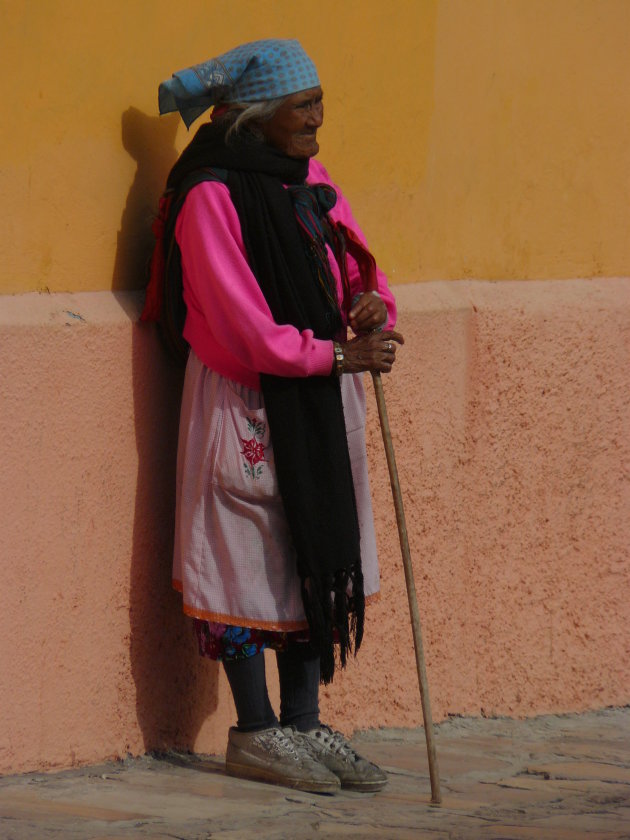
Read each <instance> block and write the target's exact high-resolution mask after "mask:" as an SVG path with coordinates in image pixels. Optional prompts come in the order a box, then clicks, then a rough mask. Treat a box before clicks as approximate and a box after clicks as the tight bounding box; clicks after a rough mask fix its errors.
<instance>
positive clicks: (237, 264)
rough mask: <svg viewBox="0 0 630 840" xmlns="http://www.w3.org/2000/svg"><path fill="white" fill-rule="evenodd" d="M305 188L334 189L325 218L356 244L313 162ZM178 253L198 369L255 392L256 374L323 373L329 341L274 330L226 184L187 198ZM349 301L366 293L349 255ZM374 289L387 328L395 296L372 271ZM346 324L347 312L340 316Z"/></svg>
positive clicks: (345, 207) (347, 217)
mask: <svg viewBox="0 0 630 840" xmlns="http://www.w3.org/2000/svg"><path fill="white" fill-rule="evenodd" d="M307 183H309V184H317V183H326V184H330V185H331V186H333V187H334V188H335V190H336V192H337V196H338V200H337V204H336V206H335V207H334V208H333V210H332V211H331V213H330V215H331V216H332V218H333V219H335V220H339V221H342V222H344V223H345V224H346V225H347V226H348V227H349V228H352V229H353V230H354V231H355V232H356V233H357V235H358V236H359V237H360V238H361V241H362V242H364V243H365V239H364V237H363V234H362V233H361V230H360V229H359V227H358V225H357V223H356V221H355V220H354V217H353V215H352V211H351V210H350V206H349V204H348V202H347V201H346V200H345V198H344V197H343V195H342V193H341V191H340V190H339V188H338V187H337V186H336V185H335V184H333V183H332V181H331V180H330V178H329V176H328V173H327V172H326V170H325V169H324V167H323V166H322V165H321V164H320V163H318V162H317V161H315V160H313V159H311V161H310V166H309V174H308V177H307ZM175 235H176V237H177V242H178V244H179V247H180V249H181V252H182V274H183V285H184V301H185V302H186V306H187V309H188V314H187V317H186V324H185V326H184V338H185V339H186V341H188V343H189V344H190V346H191V347H192V349H193V350H194V352H195V354H196V355H197V357H198V358H199V359H200V360H201V361H202V362H203V364H204V365H205V366H206V367H208V368H211V369H212V370H215V371H217V372H218V373H220V374H222V375H223V376H226V377H227V378H229V379H233V380H235V381H236V382H240V383H241V384H243V385H246V386H248V387H249V388H254V389H255V390H260V376H259V374H260V373H272V374H276V375H278V376H328V375H329V374H330V372H331V369H332V365H333V343H332V341H322V340H320V339H317V338H315V337H314V336H313V333H312V331H311V330H304V331H303V332H299V331H298V330H297V328H296V327H293V326H290V325H279V324H276V322H275V321H274V320H273V318H272V315H271V312H270V311H269V307H268V306H267V302H266V301H265V298H264V295H263V293H262V291H261V290H260V286H259V285H258V282H257V281H256V278H255V277H254V275H253V273H252V271H251V269H250V267H249V264H248V262H247V256H246V253H245V246H244V244H243V237H242V235H241V227H240V223H239V220H238V215H237V213H236V210H235V208H234V205H233V204H232V201H231V199H230V194H229V191H228V188H227V186H226V185H225V184H222V183H219V182H215V181H205V182H203V183H201V184H198V185H197V186H195V187H193V189H192V190H191V191H190V192H189V193H188V196H187V197H186V200H185V202H184V206H183V207H182V209H181V211H180V213H179V216H178V218H177V223H176V226H175ZM328 256H329V261H330V266H331V269H332V272H333V274H334V276H335V279H336V281H337V293H338V297H339V300H342V299H343V298H342V291H341V278H340V276H339V269H338V266H337V263H336V261H335V259H334V257H333V255H332V252H331V251H330V250H329V255H328ZM348 274H349V279H350V286H351V290H352V297H354V295H355V294H358V293H359V292H362V291H364V290H363V288H362V286H361V279H360V277H359V271H358V268H357V265H356V263H355V262H354V260H353V259H352V258H350V257H349V258H348ZM377 274H378V290H379V293H380V294H381V297H382V298H383V301H384V302H385V305H386V306H387V310H388V313H389V318H388V322H387V324H386V329H390V328H391V327H392V326H393V324H394V322H395V319H396V305H395V302H394V297H393V295H392V293H391V291H390V290H389V288H388V286H387V279H386V277H385V275H384V274H383V272H382V271H380V270H378V272H377ZM342 315H343V317H344V320H347V313H342Z"/></svg>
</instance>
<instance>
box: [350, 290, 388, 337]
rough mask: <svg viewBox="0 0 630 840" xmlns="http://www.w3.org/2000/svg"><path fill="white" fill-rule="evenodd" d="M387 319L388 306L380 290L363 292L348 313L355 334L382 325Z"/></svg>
mask: <svg viewBox="0 0 630 840" xmlns="http://www.w3.org/2000/svg"><path fill="white" fill-rule="evenodd" d="M386 321H387V307H386V306H385V304H384V303H383V301H382V299H381V296H380V295H379V293H378V292H363V294H362V295H361V297H360V298H359V299H358V300H357V301H356V302H355V303H354V305H353V307H352V309H351V310H350V312H349V314H348V323H349V324H350V326H351V328H352V331H353V332H354V333H355V335H360V334H361V333H366V332H370V331H371V330H375V329H378V327H382V326H383V325H384V324H385V322H386Z"/></svg>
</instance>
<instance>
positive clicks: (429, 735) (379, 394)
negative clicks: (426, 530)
mask: <svg viewBox="0 0 630 840" xmlns="http://www.w3.org/2000/svg"><path fill="white" fill-rule="evenodd" d="M372 382H373V383H374V393H375V394H376V405H377V406H378V416H379V420H380V422H381V433H382V435H383V444H384V446H385V456H386V458H387V466H388V468H389V480H390V482H391V485H392V496H393V498H394V508H395V510H396V524H397V525H398V536H399V538H400V550H401V552H402V559H403V566H404V569H405V581H406V583H407V598H408V600H409V615H410V616H411V630H412V632H413V645H414V648H415V650H416V668H417V671H418V685H419V687H420V702H421V703H422V717H423V719H424V735H425V738H426V742H427V756H428V758H429V778H430V780H431V802H432V803H433V804H434V805H439V804H440V803H441V802H442V796H441V794H440V776H439V771H438V763H437V754H436V752H435V741H434V740H433V718H432V717H431V700H430V698H429V684H428V682H427V672H426V668H425V664H424V648H423V646H422V631H421V629H420V613H419V611H418V598H417V596H416V585H415V582H414V577H413V566H412V565H411V552H410V551H409V540H408V538H407V525H406V522H405V511H404V508H403V500H402V494H401V492H400V484H399V482H398V469H397V467H396V456H395V455H394V445H393V443H392V436H391V432H390V430H389V420H388V418H387V406H386V405H385V393H384V391H383V382H382V380H381V374H380V373H378V372H376V373H372Z"/></svg>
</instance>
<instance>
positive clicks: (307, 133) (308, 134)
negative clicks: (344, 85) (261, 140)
mask: <svg viewBox="0 0 630 840" xmlns="http://www.w3.org/2000/svg"><path fill="white" fill-rule="evenodd" d="M322 97H323V94H322V89H321V87H316V88H310V90H303V91H301V92H300V93H294V94H292V95H291V96H289V98H288V99H287V100H286V101H285V102H283V103H282V105H281V106H280V107H279V108H278V110H277V111H276V113H275V114H274V115H273V117H272V118H271V119H270V120H268V122H265V123H263V124H262V125H261V126H260V129H261V131H262V133H263V134H264V136H265V140H266V141H267V143H269V144H270V145H271V146H274V147H275V148H276V149H278V150H279V151H281V152H284V154H285V155H288V156H289V157H293V158H310V157H313V155H316V154H317V152H318V151H319V144H318V142H317V129H318V128H319V127H320V125H321V124H322V123H323V121H324V103H323V101H322Z"/></svg>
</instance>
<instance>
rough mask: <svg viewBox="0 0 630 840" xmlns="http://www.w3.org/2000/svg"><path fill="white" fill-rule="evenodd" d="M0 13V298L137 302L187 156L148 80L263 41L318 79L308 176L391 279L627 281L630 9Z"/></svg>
mask: <svg viewBox="0 0 630 840" xmlns="http://www.w3.org/2000/svg"><path fill="white" fill-rule="evenodd" d="M0 8H1V11H2V31H3V34H2V45H3V48H2V50H1V51H0V66H1V72H0V85H1V86H2V87H1V88H0V90H1V93H2V101H3V102H5V103H6V106H5V107H6V108H7V111H6V115H7V116H8V117H10V118H9V119H4V120H3V121H2V128H1V129H0V131H2V135H1V139H0V194H2V196H3V197H4V198H5V200H3V201H2V202H0V252H1V253H2V254H3V266H2V270H1V271H0V292H5V293H6V292H11V293H13V292H24V291H31V290H46V289H48V290H50V291H64V290H90V289H94V290H96V289H109V288H113V289H121V288H138V287H140V286H141V285H142V282H143V266H144V262H145V259H146V255H147V251H148V248H149V247H150V235H149V222H150V218H151V214H152V213H153V212H154V209H155V204H156V199H157V197H158V195H159V193H160V190H161V188H162V185H163V183H164V178H165V175H166V173H167V171H168V169H169V166H170V164H171V163H172V162H173V160H174V159H175V157H176V154H177V150H179V149H181V148H182V146H183V144H184V143H185V142H186V136H185V134H186V133H185V130H184V129H183V128H182V127H181V126H180V124H179V122H178V119H177V117H175V116H169V117H163V118H161V119H159V118H158V117H157V113H156V107H157V106H156V89H157V84H158V83H159V81H161V80H162V79H163V78H167V77H168V76H170V74H171V73H172V72H173V71H174V70H177V69H180V68H182V67H185V66H188V65H189V64H191V63H194V62H197V61H202V60H205V59H206V58H208V57H210V56H212V55H215V54H217V53H219V52H221V51H224V50H225V49H228V48H230V47H231V46H233V45H235V44H236V43H239V42H242V41H245V40H252V39H255V38H260V37H268V36H287V37H295V36H297V37H298V38H300V39H301V41H302V42H303V44H304V46H305V47H306V49H307V51H308V52H309V53H310V54H311V55H312V56H313V58H314V59H315V61H316V63H317V65H318V67H319V68H320V73H321V78H322V82H323V86H324V88H325V91H326V124H325V127H324V129H323V131H322V143H321V147H322V152H321V156H322V160H324V161H325V163H326V165H327V166H328V167H329V169H330V171H331V173H332V174H333V176H334V177H336V178H337V179H338V180H339V181H340V182H341V183H342V184H343V186H344V189H345V190H346V191H347V193H348V195H349V197H350V199H351V200H352V203H353V206H354V207H355V210H356V213H357V215H358V217H359V218H360V219H361V220H362V223H363V225H364V227H365V229H366V231H367V233H368V236H369V239H370V241H371V243H372V245H373V247H374V250H375V251H376V254H377V256H378V258H379V261H380V263H381V264H382V265H383V267H384V268H385V269H386V270H387V271H388V273H389V274H390V276H391V277H392V279H393V281H394V282H396V283H403V282H412V281H418V280H426V279H450V278H462V277H479V278H487V279H503V278H513V279H522V278H560V277H562V278H570V277H588V276H615V275H624V274H625V273H627V265H628V258H629V256H630V239H629V237H628V236H627V231H628V228H629V225H630V204H629V202H628V200H627V198H628V181H629V179H630V142H629V141H630V61H629V60H628V55H630V5H629V4H628V3H627V2H626V0H599V1H598V2H592V0H555V1H554V2H553V3H548V2H546V0H511V2H504V0H477V1H476V2H474V3H473V2H470V0H449V2H438V0H422V2H420V0H395V2H393V3H386V4H381V3H376V2H370V3H366V2H359V0H346V1H345V2H343V3H339V2H335V1H334V0H321V2H320V3H318V4H317V5H316V6H315V5H313V4H308V3H304V2H292V0H291V1H289V0H278V1H277V2H271V0H267V2H264V3H261V2H259V0H238V1H237V2H229V3H228V2H225V0H212V1H211V2H209V1H208V0H186V2H183V3H180V4H178V6H177V7H174V6H173V4H172V3H168V2H166V0H150V2H149V0H134V2H127V0H111V2H109V3H108V4H107V12H106V13H105V14H104V9H103V5H102V4H100V3H95V2H88V3H85V2H82V0H41V2H38V3H27V2H19V0H18V2H16V0H4V2H2V3H1V6H0ZM175 8H176V11H175Z"/></svg>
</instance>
